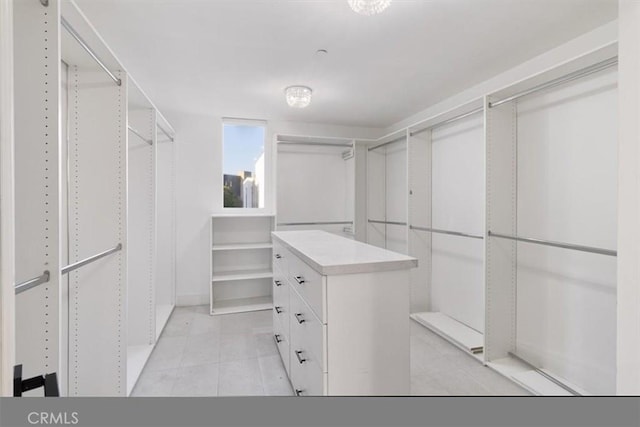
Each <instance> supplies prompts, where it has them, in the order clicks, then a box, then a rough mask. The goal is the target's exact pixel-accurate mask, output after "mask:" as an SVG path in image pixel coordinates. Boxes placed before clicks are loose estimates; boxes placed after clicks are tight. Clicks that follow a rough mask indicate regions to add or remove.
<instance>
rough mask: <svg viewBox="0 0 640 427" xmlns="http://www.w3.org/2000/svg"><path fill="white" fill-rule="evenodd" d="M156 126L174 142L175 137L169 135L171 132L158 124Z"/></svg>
mask: <svg viewBox="0 0 640 427" xmlns="http://www.w3.org/2000/svg"><path fill="white" fill-rule="evenodd" d="M156 126H157V127H158V129H160V131H162V133H164V134H165V135H166V136H167V138H169V141H171V142H173V141H174V139H173V137H172V136H171V135H170V134H169V132H167V131H166V130H164V128H163V127H162V126H160V125H158V124H156Z"/></svg>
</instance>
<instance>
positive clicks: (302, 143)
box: [278, 141, 352, 148]
mask: <svg viewBox="0 0 640 427" xmlns="http://www.w3.org/2000/svg"><path fill="white" fill-rule="evenodd" d="M278 145H316V146H319V147H342V148H351V147H352V145H351V144H340V143H335V142H328V143H324V142H294V141H278Z"/></svg>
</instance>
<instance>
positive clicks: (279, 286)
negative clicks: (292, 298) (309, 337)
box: [273, 273, 291, 336]
mask: <svg viewBox="0 0 640 427" xmlns="http://www.w3.org/2000/svg"><path fill="white" fill-rule="evenodd" d="M289 288H290V286H289V283H288V282H287V279H286V278H285V276H284V275H280V274H279V273H274V276H273V313H274V317H277V318H279V319H280V324H281V325H282V327H283V332H284V334H285V335H286V336H289V312H290V311H291V309H290V307H291V305H290V303H289Z"/></svg>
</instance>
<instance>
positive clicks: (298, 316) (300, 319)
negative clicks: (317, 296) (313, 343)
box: [294, 313, 305, 325]
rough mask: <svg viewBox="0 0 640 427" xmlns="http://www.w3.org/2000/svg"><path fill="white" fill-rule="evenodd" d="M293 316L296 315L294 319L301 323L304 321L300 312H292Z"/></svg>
mask: <svg viewBox="0 0 640 427" xmlns="http://www.w3.org/2000/svg"><path fill="white" fill-rule="evenodd" d="M294 316H296V320H297V321H298V323H300V324H301V325H302V324H303V323H304V322H305V320H304V317H303V316H302V313H296V314H294Z"/></svg>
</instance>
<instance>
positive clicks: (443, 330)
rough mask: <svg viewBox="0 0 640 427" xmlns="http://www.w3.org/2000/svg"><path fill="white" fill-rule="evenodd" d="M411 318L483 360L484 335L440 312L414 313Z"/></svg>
mask: <svg viewBox="0 0 640 427" xmlns="http://www.w3.org/2000/svg"><path fill="white" fill-rule="evenodd" d="M411 318H412V319H414V320H415V321H416V322H418V323H420V324H421V325H423V326H425V327H426V328H428V329H430V330H431V331H433V332H435V333H436V334H438V335H440V336H441V337H443V338H444V339H446V340H447V341H450V342H452V343H453V344H455V345H456V346H458V347H460V348H461V349H463V350H465V351H466V352H468V353H471V354H472V355H474V356H476V357H477V358H478V359H480V360H482V356H481V354H482V351H483V349H484V335H483V334H481V333H480V332H478V331H476V330H474V329H471V328H470V327H468V326H467V325H465V324H464V323H460V322H458V321H457V320H455V319H453V318H451V317H449V316H447V315H446V314H444V313H440V312H424V313H414V314H412V315H411Z"/></svg>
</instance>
